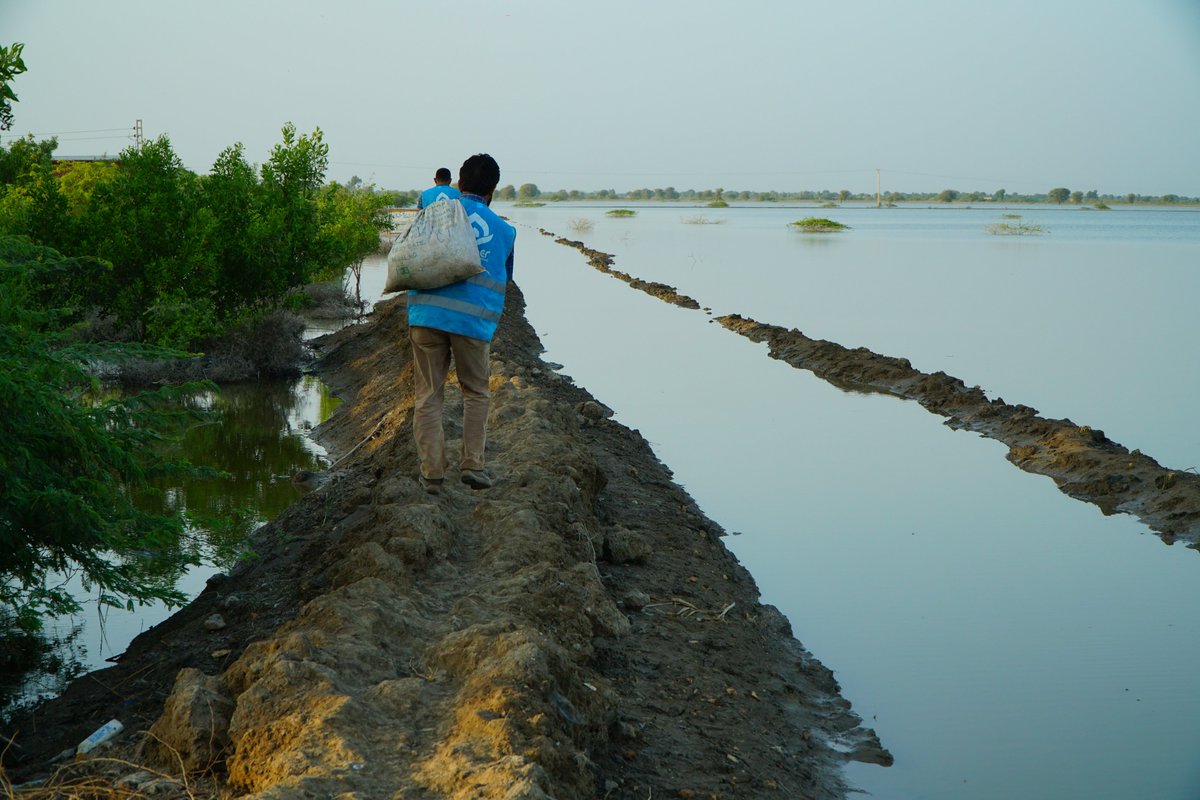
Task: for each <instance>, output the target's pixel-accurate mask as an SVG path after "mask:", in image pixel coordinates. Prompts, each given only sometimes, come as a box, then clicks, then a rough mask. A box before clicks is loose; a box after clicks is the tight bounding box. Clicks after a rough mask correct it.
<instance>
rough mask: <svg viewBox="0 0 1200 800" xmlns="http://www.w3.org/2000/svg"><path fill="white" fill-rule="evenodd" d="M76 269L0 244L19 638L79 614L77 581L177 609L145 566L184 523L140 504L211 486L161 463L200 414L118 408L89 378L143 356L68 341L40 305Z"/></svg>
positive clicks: (168, 406) (0, 386)
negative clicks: (98, 369) (162, 486)
mask: <svg viewBox="0 0 1200 800" xmlns="http://www.w3.org/2000/svg"><path fill="white" fill-rule="evenodd" d="M79 267H80V264H79V263H78V262H77V261H74V260H71V259H65V258H63V257H62V256H61V254H59V253H57V252H55V251H53V250H49V249H48V248H41V247H36V246H33V245H31V244H29V243H28V241H22V240H13V239H11V238H3V239H0V552H3V553H4V560H3V561H2V562H0V609H3V610H4V613H5V615H7V616H10V617H12V618H13V619H15V620H16V621H17V623H18V624H19V625H20V626H21V627H23V628H25V629H36V628H37V626H38V624H39V618H40V617H41V615H43V614H45V613H51V614H57V613H64V612H69V611H73V610H76V609H78V607H79V604H78V601H77V600H75V599H74V598H73V597H72V596H71V595H70V594H69V592H68V591H67V590H66V589H65V588H64V586H63V584H64V582H65V579H66V578H67V577H69V576H70V575H71V574H73V573H78V574H79V575H80V576H81V577H82V580H83V585H84V588H85V589H89V590H95V591H96V593H97V597H98V599H99V602H101V603H102V604H107V605H126V606H132V605H133V603H134V602H149V601H151V600H165V601H167V602H179V601H181V600H182V597H181V595H180V594H179V592H178V591H177V590H175V589H174V587H173V578H174V575H173V574H172V575H169V576H168V575H166V574H164V573H163V572H162V571H160V570H156V569H153V568H151V567H149V566H148V563H147V559H146V558H145V554H147V553H152V552H154V551H156V550H160V549H163V548H171V547H174V546H176V545H177V543H178V542H179V540H180V537H181V534H182V531H183V523H182V519H181V517H180V515H179V514H151V513H146V512H145V511H143V510H141V509H140V508H139V506H138V504H137V495H138V493H139V492H141V491H144V490H146V489H147V488H148V487H149V485H150V482H151V481H153V480H155V479H158V478H162V477H172V478H177V479H178V478H183V477H196V476H199V475H203V474H207V473H206V471H204V470H201V469H198V468H196V467H193V466H192V465H190V464H188V463H186V462H179V461H171V460H168V459H166V458H165V457H163V456H162V455H161V454H162V445H163V443H164V441H166V440H167V439H168V438H169V433H170V432H171V431H178V430H179V429H180V426H181V425H182V424H183V423H184V422H186V421H187V420H190V419H194V418H195V416H196V415H195V414H194V413H193V412H189V411H183V410H180V409H179V408H178V407H177V406H176V405H174V404H173V403H172V402H171V401H172V399H173V398H175V397H177V396H178V391H177V390H172V389H160V390H157V391H154V392H147V393H142V394H134V395H126V396H121V397H114V396H112V395H108V394H105V393H103V392H101V391H100V387H99V384H98V382H97V380H96V378H95V377H94V375H93V374H91V373H90V372H89V371H88V370H87V369H86V368H85V367H86V366H87V365H94V364H97V363H101V362H105V361H112V360H114V359H120V358H125V357H129V356H130V355H131V354H132V353H137V352H140V353H143V354H149V353H150V352H152V351H148V350H147V349H146V348H143V347H137V346H130V345H106V344H86V343H79V342H77V341H72V340H71V339H70V338H69V337H67V336H66V335H65V334H64V333H63V332H62V330H63V327H64V321H65V319H66V318H68V317H69V316H70V314H71V310H70V309H56V308H53V307H51V306H48V305H46V304H45V303H44V302H43V301H42V299H41V296H42V295H43V289H42V288H41V287H42V286H44V285H45V284H47V283H52V282H53V281H54V279H55V278H56V277H61V276H62V275H63V274H66V273H69V272H71V271H73V270H75V269H77V268H79ZM185 388H187V389H191V388H192V387H185ZM187 563H196V562H195V561H192V562H187Z"/></svg>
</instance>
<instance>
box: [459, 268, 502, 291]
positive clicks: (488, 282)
mask: <svg viewBox="0 0 1200 800" xmlns="http://www.w3.org/2000/svg"><path fill="white" fill-rule="evenodd" d="M467 283H473V284H475V285H476V286H482V287H483V288H485V289H491V290H492V291H493V292H499V293H500V294H504V287H505V284H504V283H502V282H500V281H498V280H496V279H495V278H489V277H488V274H487V273H486V272H481V273H479V274H478V275H472V276H471V277H469V278H467Z"/></svg>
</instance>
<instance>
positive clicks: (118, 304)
mask: <svg viewBox="0 0 1200 800" xmlns="http://www.w3.org/2000/svg"><path fill="white" fill-rule="evenodd" d="M54 148H55V142H54V140H48V141H46V142H36V141H34V140H33V139H32V138H26V139H22V140H18V141H16V142H14V143H12V145H11V146H9V147H8V148H0V180H2V185H0V234H12V235H25V236H29V237H30V238H32V239H33V240H34V241H37V242H39V243H42V244H45V245H48V246H51V247H56V248H57V249H59V250H61V251H64V252H75V253H87V254H89V255H94V256H96V257H98V258H99V259H102V260H103V261H105V262H107V263H108V264H110V265H111V267H112V268H111V270H110V271H108V272H106V273H105V274H103V275H100V276H99V279H98V280H95V281H94V282H92V283H90V284H88V285H87V286H77V287H76V288H77V289H78V290H79V291H80V292H83V291H85V290H86V293H87V295H88V296H89V297H90V298H91V300H92V302H93V304H94V305H95V306H96V308H97V310H98V311H99V312H100V313H101V314H103V315H111V316H112V317H114V318H115V320H116V322H117V324H118V325H119V326H121V327H122V329H123V330H125V331H126V332H127V333H128V335H129V336H131V337H132V338H134V339H136V340H140V341H146V342H151V343H155V344H159V345H163V346H166V347H170V348H178V349H194V348H197V347H200V346H203V344H204V343H205V342H206V341H208V340H210V339H212V338H213V337H215V336H217V335H219V334H220V333H222V332H223V331H225V330H228V329H229V328H231V327H233V326H236V325H237V324H239V323H240V322H242V321H243V320H245V319H247V318H248V317H252V316H255V315H261V314H264V313H267V312H268V311H269V310H271V309H273V308H276V307H279V306H280V305H282V304H285V303H286V302H287V298H288V297H289V296H290V294H291V293H292V292H294V290H295V289H297V288H298V287H300V286H302V285H304V284H306V283H309V282H311V281H312V280H314V279H318V278H327V277H330V276H338V277H340V275H341V271H342V269H343V268H345V267H346V266H352V267H353V266H354V265H356V264H359V263H361V261H362V259H363V257H364V256H365V255H366V254H367V253H370V252H373V251H374V250H376V249H377V248H378V246H379V238H378V235H379V231H380V230H381V229H383V228H386V227H387V225H388V219H387V216H386V215H385V214H383V213H381V209H382V208H383V207H384V206H386V205H388V204H389V203H394V202H397V201H400V202H402V201H404V200H405V199H406V197H405V196H404V195H402V194H401V193H394V194H392V195H385V194H382V193H376V192H375V191H374V189H373V187H368V188H363V187H358V188H355V189H353V190H351V189H350V188H349V187H336V186H334V187H323V186H322V184H323V182H324V173H325V168H326V164H327V158H328V146H327V145H326V144H325V143H324V141H323V135H322V133H321V131H320V130H319V129H318V130H316V131H314V132H313V133H312V134H306V135H299V134H297V132H296V129H295V127H294V126H292V125H290V124H289V125H286V126H285V127H284V128H283V131H282V142H281V143H280V144H278V145H276V146H275V147H274V148H273V149H272V151H271V155H270V158H269V159H268V161H267V163H265V164H263V165H262V168H261V171H260V170H257V169H256V168H255V167H253V166H251V165H250V164H249V163H248V162H247V161H246V158H245V153H244V148H243V147H242V145H241V144H235V145H233V146H231V147H229V148H226V149H225V150H224V151H223V152H222V153H221V154H220V155H219V156H218V157H217V160H216V162H215V163H214V165H213V168H212V172H211V174H210V175H207V176H198V175H196V174H194V173H192V172H191V171H189V170H187V169H186V168H184V166H183V164H182V162H181V161H180V159H179V157H178V156H177V155H176V154H175V152H174V151H173V149H172V147H171V143H170V141H169V140H168V139H167V137H165V136H163V137H159V138H157V139H155V140H153V141H150V142H147V143H146V144H144V145H143V146H142V147H141V148H134V147H130V148H128V149H126V150H125V151H124V152H122V153H121V156H120V163H119V164H99V163H93V164H76V165H71V166H68V167H65V168H59V170H58V171H59V175H58V177H56V175H55V169H54V167H53V165H52V163H51V156H52V153H53V151H54ZM359 183H361V181H360V182H359ZM94 277H96V276H93V278H94Z"/></svg>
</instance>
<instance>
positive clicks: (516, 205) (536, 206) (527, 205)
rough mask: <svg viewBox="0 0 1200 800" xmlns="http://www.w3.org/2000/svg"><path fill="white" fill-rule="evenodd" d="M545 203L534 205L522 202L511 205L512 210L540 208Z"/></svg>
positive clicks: (525, 201) (526, 201)
mask: <svg viewBox="0 0 1200 800" xmlns="http://www.w3.org/2000/svg"><path fill="white" fill-rule="evenodd" d="M544 205H546V204H545V203H534V202H531V201H529V200H522V201H521V202H519V203H513V208H541V207H542V206H544Z"/></svg>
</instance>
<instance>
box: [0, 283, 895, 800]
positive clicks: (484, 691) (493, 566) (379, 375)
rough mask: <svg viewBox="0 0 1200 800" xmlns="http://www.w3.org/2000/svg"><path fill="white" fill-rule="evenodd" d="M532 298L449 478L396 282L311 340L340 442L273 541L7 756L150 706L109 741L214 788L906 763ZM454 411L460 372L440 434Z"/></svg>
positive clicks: (737, 793)
mask: <svg viewBox="0 0 1200 800" xmlns="http://www.w3.org/2000/svg"><path fill="white" fill-rule="evenodd" d="M523 311H524V308H523V298H522V296H521V293H520V290H519V288H518V287H517V286H515V285H514V286H511V287H510V290H509V296H508V305H507V308H506V311H505V319H504V320H503V321H502V323H501V326H500V334H499V336H498V337H497V340H496V341H495V343H494V344H493V349H492V363H491V368H492V379H491V387H492V405H491V409H490V420H489V443H488V447H489V461H490V463H489V468H490V469H491V471H492V472H493V473H494V475H495V476H496V478H497V481H496V485H495V486H493V487H492V488H491V489H488V490H486V491H473V490H472V489H470V488H468V487H466V486H463V485H461V484H459V483H458V482H457V480H455V478H456V476H455V475H454V474H453V470H452V471H451V472H450V473H449V474H448V476H447V477H448V480H447V481H446V485H445V486H444V487H443V491H442V493H441V494H440V495H437V496H431V495H428V494H426V493H425V492H424V491H423V490H422V488H421V487H420V485H419V484H418V483H417V480H416V478H417V471H418V470H417V456H416V452H415V447H414V445H413V440H412V427H411V425H412V423H411V416H412V389H411V378H410V375H409V373H410V372H411V364H410V362H409V353H410V347H409V344H408V331H407V325H406V323H405V308H404V302H403V298H398V299H395V300H391V301H386V302H383V303H380V304H379V305H377V306H376V310H375V312H374V314H373V315H372V317H371V318H370V320H369V321H368V322H367V323H366V324H364V325H359V326H355V327H354V328H350V329H346V330H343V331H341V332H339V333H337V334H333V335H331V336H328V337H325V338H323V339H321V340H318V341H317V342H316V343H315V344H316V346H317V347H318V348H319V349H320V351H321V353H322V361H321V369H322V371H323V375H324V377H325V378H326V380H327V382H329V383H330V384H331V386H332V387H333V388H334V390H335V391H336V392H337V393H338V394H339V395H340V396H342V397H343V398H344V400H345V402H344V403H343V404H342V406H341V407H340V408H339V409H338V411H337V412H336V413H335V414H334V416H333V417H332V418H331V419H330V420H329V421H328V422H327V423H325V424H324V425H322V426H321V428H320V429H319V430H318V435H319V437H320V438H321V440H322V441H323V443H325V444H326V445H327V447H328V448H329V449H330V450H331V452H333V453H334V454H335V455H337V457H338V458H339V459H340V460H339V461H338V462H336V464H335V467H334V468H333V469H332V470H331V471H330V472H329V474H328V475H326V476H323V478H324V479H323V480H321V481H315V482H313V486H312V487H311V491H309V492H308V493H306V494H303V495H299V493H298V499H297V501H296V502H295V503H294V504H293V505H292V506H291V507H290V508H289V509H288V510H287V511H285V512H284V513H283V514H282V515H281V516H280V517H279V518H277V519H276V520H275V521H273V522H272V523H270V524H269V525H267V526H265V527H264V528H263V529H261V531H260V533H259V535H258V541H257V542H255V544H254V549H255V551H256V552H257V554H258V558H256V559H254V560H250V561H247V562H245V563H243V564H241V565H239V567H238V568H237V569H235V570H233V571H232V572H231V573H230V574H229V575H228V576H227V577H224V578H223V579H219V580H214V581H212V582H211V584H210V586H209V587H208V588H207V589H206V590H205V591H204V592H203V593H202V594H201V595H200V597H199V598H197V599H196V600H195V601H194V602H193V603H192V604H190V605H189V606H187V607H186V608H184V609H182V610H181V611H180V612H179V613H177V614H176V615H174V616H173V617H171V618H170V619H168V620H167V621H165V622H164V623H162V624H161V625H159V626H156V627H155V628H153V629H151V630H149V631H147V632H145V633H144V634H142V635H141V636H139V637H138V638H137V639H136V640H135V641H134V642H133V643H132V644H131V645H130V647H129V649H128V651H127V652H126V653H125V654H124V655H123V656H122V657H121V659H120V662H119V663H118V664H117V665H115V666H114V667H112V668H110V669H106V670H102V671H100V672H98V673H93V674H92V675H90V676H86V677H85V678H84V679H82V680H81V681H79V682H77V683H76V684H75V685H73V686H72V687H71V688H70V689H69V690H68V691H67V692H66V693H65V694H64V695H63V696H62V697H60V698H59V699H57V700H56V701H53V702H51V703H49V704H47V705H45V706H43V707H42V708H40V709H38V710H37V711H36V712H34V714H33V715H32V716H31V717H29V718H27V719H24V720H21V721H19V722H18V727H19V731H18V732H17V734H16V741H17V743H18V744H19V745H20V748H19V750H18V749H13V750H10V752H9V753H7V754H6V756H5V759H6V761H5V766H6V768H7V770H8V771H9V774H10V775H11V776H13V777H14V778H16V779H17V781H18V782H19V781H20V780H26V779H30V778H34V779H40V777H44V776H45V775H46V772H47V767H46V765H47V763H48V761H49V759H50V757H51V756H52V755H53V754H55V753H58V752H59V751H61V750H62V749H63V748H64V747H66V746H67V745H68V744H71V743H73V742H75V741H78V740H79V739H80V738H82V736H84V735H86V734H87V733H88V732H89V731H90V729H92V728H94V727H95V725H96V721H97V720H99V721H100V722H103V721H104V720H107V719H109V718H111V717H113V716H118V715H119V716H120V717H121V718H122V719H123V721H125V723H126V727H127V729H128V730H130V731H149V732H150V735H149V736H146V735H136V734H135V735H131V736H128V737H124V738H123V739H121V740H119V741H118V742H117V743H116V745H115V747H116V749H117V753H118V754H126V753H128V754H129V757H131V758H132V757H134V756H137V757H141V758H142V759H143V760H144V761H150V762H153V763H155V764H160V765H165V762H166V761H169V760H171V759H172V758H174V759H175V764H176V767H180V766H182V769H181V770H180V771H181V772H182V773H184V774H187V773H191V772H194V771H200V772H203V773H204V774H205V775H206V776H207V780H208V781H209V782H210V783H209V784H206V785H210V786H211V787H212V792H213V794H214V796H217V795H219V796H233V797H240V796H244V797H260V798H267V797H270V798H282V797H302V796H321V797H324V796H338V797H360V798H373V797H393V798H414V800H415V798H429V797H445V798H468V797H470V798H547V797H554V798H558V799H559V800H574V799H578V800H584V799H585V798H595V797H607V798H610V799H611V800H623V799H626V798H628V799H629V800H632V799H633V798H637V799H638V800H642V799H643V798H645V797H647V796H656V797H675V796H688V793H691V796H696V797H706V798H707V797H721V798H733V797H746V798H759V797H769V796H779V797H801V796H803V797H812V798H840V797H844V796H845V794H846V791H847V789H846V787H845V785H844V783H843V778H842V774H841V769H840V765H841V764H842V763H844V762H845V761H846V760H849V759H856V760H860V761H869V762H873V763H879V764H888V763H890V762H891V756H890V755H889V754H888V753H887V751H886V750H884V749H883V748H882V746H881V745H880V743H879V741H878V739H877V738H876V736H875V734H874V732H873V731H871V730H869V729H865V728H863V727H862V725H861V720H860V719H859V718H858V717H857V716H856V715H855V714H854V712H853V711H852V709H851V707H850V704H849V703H848V702H847V701H846V700H845V699H844V698H842V697H841V695H840V691H839V688H838V685H837V683H836V681H835V680H834V678H833V675H832V673H831V672H830V671H829V670H828V669H826V668H825V667H824V666H822V665H821V664H820V663H819V662H818V661H817V660H816V659H815V658H814V657H813V656H812V655H811V654H810V653H808V652H807V651H806V650H805V649H804V648H803V647H802V646H801V645H800V644H799V642H797V641H796V640H795V639H794V638H793V637H792V633H791V630H790V627H789V626H788V623H787V621H786V620H785V619H784V618H783V617H782V615H780V614H779V612H778V611H776V610H775V609H774V608H772V607H770V606H765V605H762V604H761V603H760V602H759V595H758V590H757V587H756V586H755V584H754V581H753V579H752V578H751V576H750V575H749V574H748V573H747V572H746V571H745V569H743V568H742V566H741V565H740V564H738V562H737V561H736V559H734V558H733V556H732V555H731V554H730V553H729V551H728V550H727V549H726V548H725V547H724V545H723V543H722V542H721V537H722V536H723V535H724V532H723V531H722V530H721V529H720V527H719V526H718V525H716V524H715V523H713V522H712V521H711V520H709V519H707V518H706V517H705V516H704V515H703V514H701V513H700V511H699V510H698V508H697V507H696V504H695V502H694V501H693V500H692V499H691V498H690V497H689V496H688V495H687V494H686V493H685V492H684V491H683V490H682V489H681V488H680V487H679V486H678V485H677V484H675V483H674V482H673V481H672V479H671V473H670V471H669V470H668V469H667V467H666V466H664V465H663V464H662V463H661V462H659V461H658V459H657V458H656V457H655V456H654V454H653V452H652V451H651V450H650V447H649V446H648V444H647V442H646V441H645V440H644V439H643V438H642V437H641V436H640V435H639V434H638V433H637V432H636V431H631V430H629V429H628V428H625V427H623V426H622V425H620V424H619V423H616V422H614V421H613V420H612V419H611V417H612V412H611V411H609V410H608V409H607V408H605V407H604V406H603V405H602V404H601V403H599V402H597V401H596V400H595V398H592V397H591V396H589V395H588V394H587V392H585V391H584V390H582V389H580V388H578V387H576V386H574V385H573V383H572V382H571V380H570V379H569V378H566V377H564V376H561V375H559V374H557V373H555V372H553V371H552V370H550V369H548V367H547V365H546V364H545V363H544V362H543V361H542V360H541V358H540V354H541V352H542V350H541V346H540V343H539V342H538V340H537V337H536V335H535V334H534V333H533V331H532V329H531V328H530V327H529V325H528V324H527V322H526V321H525V319H524V316H523ZM460 419H461V395H460V394H459V393H458V392H457V388H456V387H455V386H454V385H453V384H452V385H450V386H448V387H447V415H446V420H447V435H448V439H450V440H451V441H450V442H448V450H449V451H450V452H454V451H455V450H456V443H455V442H454V441H453V440H454V439H455V437H456V436H458V435H460V430H461V429H460V428H459V427H458V426H459V422H458V421H459V420H460ZM218 613H219V614H221V615H222V618H223V619H224V621H225V623H226V624H225V626H224V627H222V628H220V629H216V630H212V629H209V628H206V627H205V625H204V620H206V619H208V618H209V617H211V616H212V615H213V614H218ZM97 686H103V687H105V689H104V691H101V692H97V691H96V690H95V687H97ZM5 733H8V732H5ZM141 740H145V743H144V744H143V745H142V750H141V751H140V752H135V751H134V747H135V746H136V744H137V742H138V741H141ZM15 753H19V757H14V754H15ZM121 777H122V776H119V775H118V776H115V777H114V780H117V779H120V778H121ZM181 777H182V776H181ZM190 785H193V786H194V785H195V784H194V783H193V784H190ZM197 796H199V795H197Z"/></svg>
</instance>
